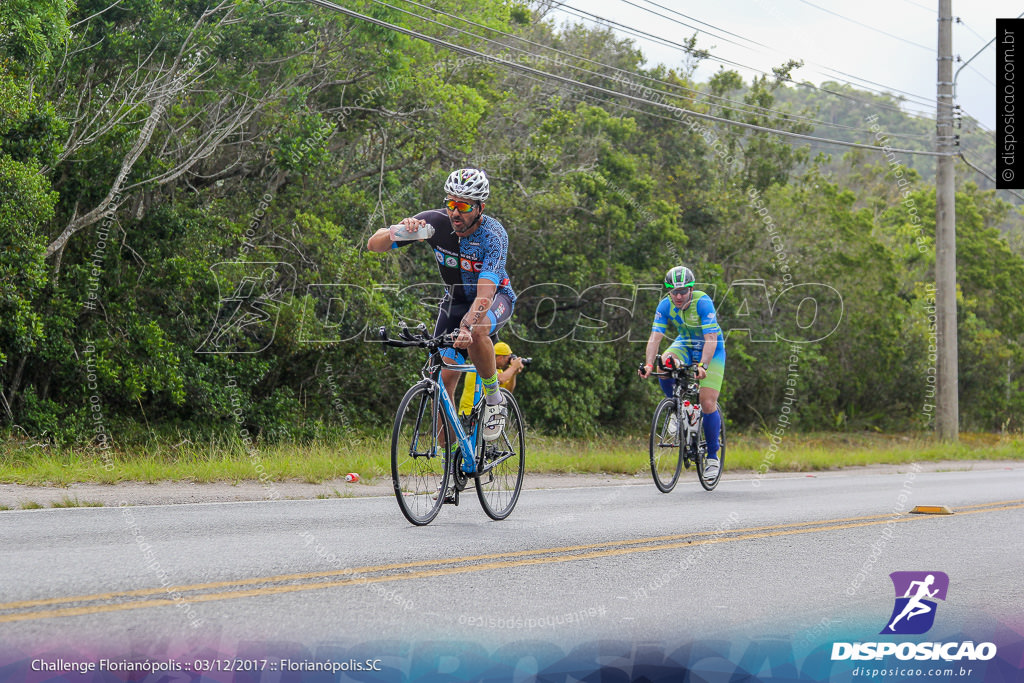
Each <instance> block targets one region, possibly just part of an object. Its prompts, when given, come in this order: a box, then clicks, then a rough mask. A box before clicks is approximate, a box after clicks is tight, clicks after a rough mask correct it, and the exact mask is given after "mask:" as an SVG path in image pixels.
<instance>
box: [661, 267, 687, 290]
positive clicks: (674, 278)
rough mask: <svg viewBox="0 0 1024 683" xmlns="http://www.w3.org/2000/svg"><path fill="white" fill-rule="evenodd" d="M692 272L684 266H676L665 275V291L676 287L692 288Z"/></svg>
mask: <svg viewBox="0 0 1024 683" xmlns="http://www.w3.org/2000/svg"><path fill="white" fill-rule="evenodd" d="M693 285H694V277H693V271H692V270H690V269H689V268H687V267H686V266H676V267H675V268H673V269H671V270H670V271H668V272H667V273H665V289H675V288H676V287H693Z"/></svg>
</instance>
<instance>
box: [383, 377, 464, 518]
mask: <svg viewBox="0 0 1024 683" xmlns="http://www.w3.org/2000/svg"><path fill="white" fill-rule="evenodd" d="M443 390H444V389H442V388H439V387H438V386H437V385H435V384H429V383H420V384H417V385H416V386H414V387H413V388H411V389H409V391H407V392H406V394H405V396H404V397H402V402H401V403H400V404H399V405H398V413H397V414H396V415H395V426H394V429H393V430H392V432H391V481H392V482H393V483H394V486H395V497H396V498H397V499H398V507H399V508H401V509H402V514H403V515H405V518H406V519H408V520H409V521H410V522H412V523H413V524H415V525H417V526H422V525H424V524H430V522H432V521H434V518H435V517H437V513H438V512H440V510H441V506H442V505H443V504H444V494H445V492H446V491H447V490H448V477H449V474H450V472H449V467H448V462H447V460H448V459H447V458H446V457H445V454H444V449H443V448H442V447H441V445H440V444H441V441H439V439H438V436H439V435H440V434H441V432H443V437H442V439H443V442H444V443H451V430H450V429H449V427H448V423H447V422H446V421H445V419H444V417H443V415H442V412H441V404H440V401H439V400H438V398H437V392H438V391H443Z"/></svg>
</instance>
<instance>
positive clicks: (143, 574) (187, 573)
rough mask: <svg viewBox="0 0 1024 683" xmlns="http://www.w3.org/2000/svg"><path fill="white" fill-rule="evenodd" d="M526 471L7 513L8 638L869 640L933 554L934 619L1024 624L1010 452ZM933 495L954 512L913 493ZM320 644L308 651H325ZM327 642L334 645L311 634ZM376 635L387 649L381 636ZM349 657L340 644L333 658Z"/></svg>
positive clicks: (554, 644) (945, 629)
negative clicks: (523, 479)
mask: <svg viewBox="0 0 1024 683" xmlns="http://www.w3.org/2000/svg"><path fill="white" fill-rule="evenodd" d="M684 477H686V478H685V479H684V481H682V482H681V483H680V485H679V486H678V487H677V488H676V490H675V491H674V492H672V493H670V494H661V493H659V492H658V491H657V490H656V489H655V488H654V486H653V484H651V483H649V482H643V483H640V484H633V485H622V486H608V487H601V488H592V487H585V488H572V489H556V490H541V491H539V490H527V491H525V492H524V493H523V495H522V497H521V499H520V501H519V504H518V507H517V508H516V510H515V512H514V513H513V514H512V516H511V517H510V518H509V519H508V520H506V521H504V522H493V521H490V520H489V519H488V518H487V517H486V516H485V515H484V513H483V512H482V510H481V509H480V506H479V503H478V502H477V500H476V498H475V496H464V497H463V499H462V504H461V505H460V506H459V507H457V508H456V507H450V506H449V507H446V508H445V509H444V510H442V513H441V515H440V516H439V517H438V519H437V520H435V522H434V523H433V524H431V525H429V526H427V527H419V528H417V527H413V526H411V525H409V524H408V523H407V522H406V521H405V519H404V518H403V517H402V515H401V514H400V512H399V510H398V507H397V505H396V503H395V501H394V500H393V499H392V498H390V497H385V498H362V499H331V500H305V501H262V502H245V503H212V504H197V505H176V506H175V505H158V506H149V507H126V508H109V507H107V508H72V509H47V510H26V511H9V512H2V513H0V551H2V570H0V571H2V578H0V643H2V644H3V646H4V647H6V648H8V650H10V649H12V648H13V649H16V650H17V649H20V650H21V651H22V652H28V651H30V650H31V651H33V652H37V651H41V650H40V648H45V649H47V651H49V652H51V654H52V653H55V652H66V651H67V650H68V649H69V648H72V649H74V651H76V652H79V653H88V654H89V656H100V655H110V656H122V657H123V656H126V655H127V654H129V653H132V654H133V655H138V654H139V653H145V654H146V656H150V657H153V656H159V655H161V653H163V654H167V653H172V654H173V653H178V654H182V653H184V654H186V655H188V656H189V657H193V656H196V653H197V652H199V651H200V650H202V651H204V652H207V653H214V654H218V653H219V654H221V655H225V654H226V655H227V656H242V655H244V654H245V653H247V652H257V651H258V652H263V653H266V652H271V653H282V652H283V653H293V654H294V656H295V657H297V658H299V659H301V658H303V657H305V658H309V657H312V656H314V655H317V656H331V657H335V658H337V657H341V656H342V655H343V654H344V653H346V652H353V653H354V652H357V651H358V652H360V653H363V654H366V655H367V656H374V655H376V656H382V657H383V656H390V655H394V654H395V648H398V649H399V650H402V651H403V652H404V651H406V650H408V647H409V645H410V644H412V643H422V642H428V641H438V640H445V641H449V642H451V641H457V642H467V643H473V644H474V646H479V647H480V648H482V649H483V650H488V648H490V649H492V650H493V649H494V648H500V647H503V646H509V645H510V644H515V643H523V642H530V643H533V645H532V646H531V647H533V648H535V649H536V648H541V649H543V648H544V647H548V648H553V649H556V650H560V651H563V652H565V651H568V650H569V649H571V648H573V647H577V646H581V645H583V644H586V643H593V642H596V641H599V640H601V639H616V640H617V641H620V642H628V643H633V644H634V645H636V644H642V643H647V642H660V643H673V642H676V643H683V642H692V641H695V640H699V641H701V642H712V641H714V640H715V639H737V638H776V639H786V640H788V641H789V642H790V643H793V644H795V645H796V646H797V647H799V646H800V645H805V646H808V647H813V646H814V645H816V644H819V643H821V642H827V641H831V640H835V639H837V638H841V637H843V638H846V637H854V636H856V637H858V638H860V639H866V638H876V637H877V634H878V632H879V631H880V630H881V628H882V627H884V626H885V621H886V619H887V618H888V617H889V615H890V612H891V610H892V608H893V597H894V595H893V593H894V589H893V585H892V583H891V582H890V580H889V577H888V575H889V573H890V572H894V571H909V570H914V571H918V570H920V571H925V570H927V571H941V572H945V573H946V574H948V576H949V580H950V587H949V594H948V596H947V599H946V601H945V603H944V604H942V605H941V612H940V614H939V615H938V616H937V617H936V618H937V622H936V632H937V633H938V634H939V635H941V634H956V633H970V631H971V629H974V628H982V627H984V628H989V627H991V625H992V624H998V625H1003V626H1007V627H1009V628H1011V629H1016V632H1017V633H1024V629H1022V625H1024V619H1022V609H1021V605H1022V604H1024V572H1022V571H1021V568H1022V560H1021V558H1022V557H1024V535H1022V534H1021V533H1020V531H1021V529H1022V528H1024V467H1021V466H1020V465H1008V466H1006V467H1005V468H1002V469H989V470H982V471H945V472H923V471H922V472H915V471H913V470H912V469H911V467H910V466H904V467H901V468H888V469H887V470H886V472H885V473H870V474H867V473H865V474H859V473H855V472H853V471H846V472H839V473H826V474H819V475H816V476H803V475H794V476H790V477H774V478H765V479H762V480H757V479H754V478H752V477H751V476H750V475H733V476H731V477H730V476H729V475H728V474H727V475H726V477H724V478H723V481H722V483H721V484H720V485H719V487H718V489H717V490H716V491H714V492H712V493H707V492H704V491H703V490H702V489H700V487H699V486H698V485H697V484H696V482H695V480H694V477H693V474H692V471H691V472H690V473H688V474H685V475H684ZM925 504H928V505H945V506H949V507H950V508H952V509H953V510H954V512H955V514H953V515H918V514H908V512H909V510H910V509H911V508H912V507H913V506H915V505H925ZM317 653H319V654H317ZM325 653H326V654H325ZM389 653H390V655H389ZM346 656H347V655H346Z"/></svg>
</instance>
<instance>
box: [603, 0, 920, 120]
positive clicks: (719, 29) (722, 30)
mask: <svg viewBox="0 0 1024 683" xmlns="http://www.w3.org/2000/svg"><path fill="white" fill-rule="evenodd" d="M621 2H624V3H625V4H627V5H631V6H633V7H636V8H638V9H642V10H644V11H645V12H649V13H651V14H653V15H655V16H658V17H662V18H664V19H668V20H669V21H672V22H675V23H677V24H679V25H681V26H686V27H687V28H692V29H694V30H697V31H699V30H700V29H697V28H696V27H694V26H690V25H689V24H687V23H685V22H682V21H679V20H677V19H673V18H671V17H666V16H665V15H663V14H658V13H657V12H655V11H653V10H650V9H648V8H646V7H641V6H640V5H637V4H635V3H633V2H631V1H630V0H621ZM644 2H646V3H647V4H649V5H654V6H655V7H658V8H659V9H663V10H666V11H668V12H671V13H672V14H676V15H678V16H681V17H685V18H687V19H689V20H691V21H696V22H698V23H701V24H704V25H705V26H710V27H712V28H714V29H715V30H716V31H721V32H723V33H727V34H729V35H731V36H735V37H736V38H739V39H740V40H744V41H746V42H748V43H752V44H753V45H757V46H758V47H763V48H765V49H766V50H771V51H772V52H775V53H776V54H781V55H788V53H787V52H784V51H783V50H779V49H776V48H773V47H771V46H769V45H765V44H764V43H759V42H757V41H756V40H753V39H751V38H747V37H746V36H741V35H739V34H738V33H733V32H732V31H727V30H726V29H723V28H721V27H720V26H715V25H714V24H709V23H707V22H704V21H700V20H699V19H694V18H693V17H691V16H688V15H686V14H683V13H681V12H677V11H675V10H673V9H669V8H667V7H665V6H663V5H659V4H658V3H656V2H654V0H644ZM704 33H707V34H708V35H714V34H712V33H710V32H709V31H704ZM716 37H717V36H716ZM729 42H732V41H729ZM733 44H734V45H735V44H736V43H733ZM739 47H743V48H746V49H748V50H749V49H750V48H749V47H747V46H746V45H740V46H739ZM801 61H803V60H801ZM805 64H813V65H815V66H818V67H821V68H823V69H826V70H828V71H831V72H833V73H836V74H839V75H841V76H845V77H847V78H852V79H854V80H857V81H861V82H863V83H870V84H872V85H877V86H879V87H881V88H885V89H886V90H888V91H890V92H896V93H900V94H903V95H907V96H908V97H912V98H914V99H917V100H921V101H922V103H924V104H926V105H930V104H931V103H932V101H931V98H929V97H925V96H923V95H918V94H916V93H912V92H908V91H906V90H900V89H899V88H894V87H892V86H889V85H886V84H884V83H877V82H875V81H872V80H869V79H867V78H861V77H859V76H854V75H853V74H848V73H846V72H844V71H840V70H839V69H835V68H832V67H830V66H828V65H826V64H820V63H818V62H812V61H805ZM748 68H749V67H748Z"/></svg>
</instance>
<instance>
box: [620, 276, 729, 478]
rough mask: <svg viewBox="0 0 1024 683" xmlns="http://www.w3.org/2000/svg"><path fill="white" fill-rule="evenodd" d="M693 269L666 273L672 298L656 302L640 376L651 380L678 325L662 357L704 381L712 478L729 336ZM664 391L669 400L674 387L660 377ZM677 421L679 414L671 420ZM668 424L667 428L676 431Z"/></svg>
mask: <svg viewBox="0 0 1024 683" xmlns="http://www.w3.org/2000/svg"><path fill="white" fill-rule="evenodd" d="M694 284H695V279H694V276H693V271H691V270H690V269H689V268H687V267H686V266H676V267H675V268H672V269H671V270H669V271H668V273H666V274H665V288H666V289H667V290H668V296H666V297H665V298H664V299H662V300H661V302H660V303H659V304H658V310H657V312H656V313H655V314H654V325H653V327H652V328H651V336H650V338H649V339H648V340H647V354H646V362H645V363H644V367H643V370H641V372H640V376H641V377H645V378H646V377H648V376H650V374H651V372H652V371H653V368H654V361H655V359H656V357H657V355H658V349H659V347H660V346H661V339H662V337H664V336H665V331H666V330H667V329H668V323H669V321H672V322H673V323H674V324H675V328H676V333H677V336H676V338H675V341H673V342H672V345H671V346H669V347H668V349H667V350H666V351H665V353H664V354H662V358H665V357H666V356H671V357H672V358H673V359H674V360H675V361H676V362H677V363H678V364H680V365H691V364H696V365H697V379H698V380H700V408H701V412H702V413H703V414H704V416H703V417H704V437H705V439H706V441H707V445H708V461H707V466H706V468H705V472H706V473H707V476H708V477H714V476H715V475H717V474H718V469H719V462H718V447H719V444H718V433H719V431H720V430H721V426H722V416H721V414H719V412H718V394H719V393H720V392H721V390H722V380H723V379H724V378H725V338H724V337H723V335H722V328H721V327H719V326H718V315H717V313H715V306H714V304H713V303H712V302H711V297H710V296H708V295H707V294H706V293H705V292H702V291H700V290H699V289H694ZM660 382H661V389H662V391H664V392H665V395H666V396H668V397H669V398H671V397H672V392H673V390H674V389H675V380H674V379H661V380H660ZM672 418H673V421H674V419H675V415H673V416H672ZM677 427H678V426H677V425H674V424H673V422H671V421H670V423H669V429H674V428H677Z"/></svg>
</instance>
